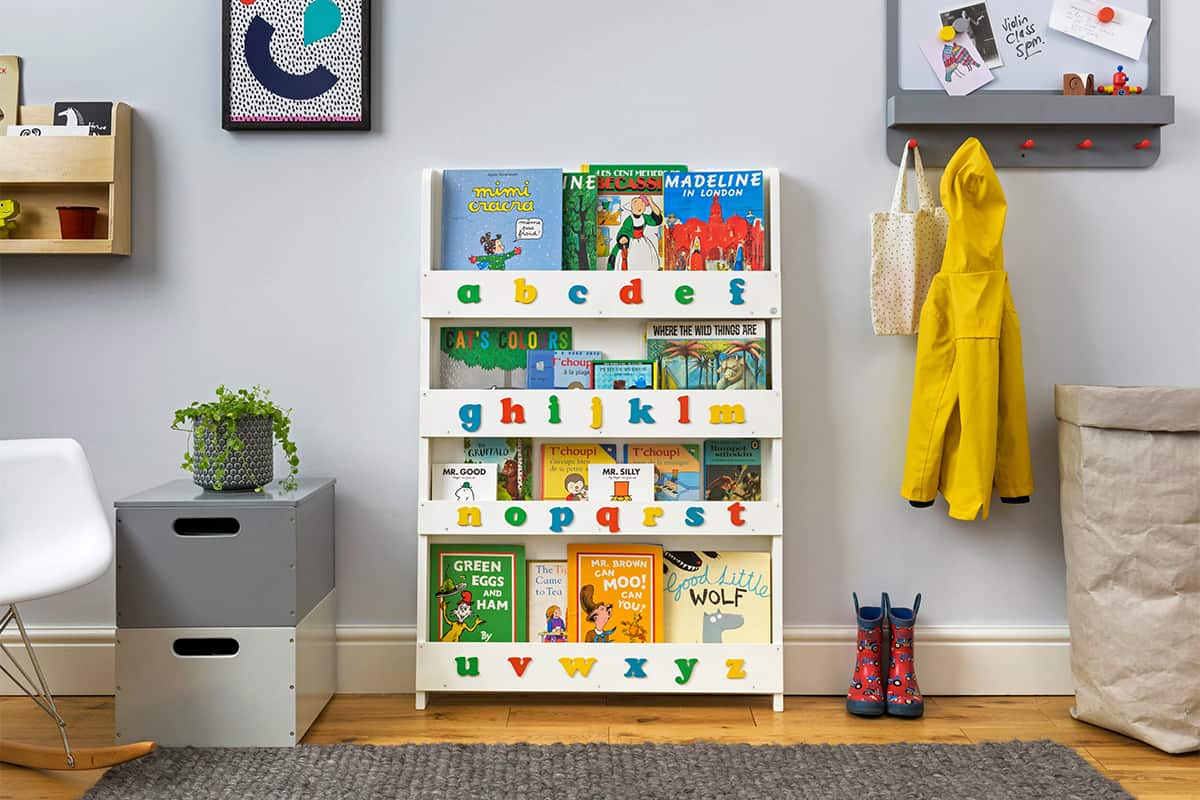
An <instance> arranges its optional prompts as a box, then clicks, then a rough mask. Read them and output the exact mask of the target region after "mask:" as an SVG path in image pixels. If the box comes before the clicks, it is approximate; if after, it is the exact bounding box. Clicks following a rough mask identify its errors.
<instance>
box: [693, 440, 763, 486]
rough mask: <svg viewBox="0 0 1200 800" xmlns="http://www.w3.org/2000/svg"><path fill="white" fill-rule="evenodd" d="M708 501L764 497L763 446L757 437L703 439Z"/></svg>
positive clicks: (705, 483)
mask: <svg viewBox="0 0 1200 800" xmlns="http://www.w3.org/2000/svg"><path fill="white" fill-rule="evenodd" d="M704 499H705V500H714V501H716V500H746V501H758V500H762V445H761V443H760V442H759V440H758V439H708V440H707V441H705V442H704Z"/></svg>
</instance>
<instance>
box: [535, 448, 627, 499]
mask: <svg viewBox="0 0 1200 800" xmlns="http://www.w3.org/2000/svg"><path fill="white" fill-rule="evenodd" d="M619 455H620V454H619V453H618V451H617V446H616V445H615V444H597V443H592V442H576V443H562V444H543V445H542V499H543V500H579V501H586V500H588V499H589V493H588V478H589V475H588V467H590V466H591V465H592V464H618V463H620V458H619Z"/></svg>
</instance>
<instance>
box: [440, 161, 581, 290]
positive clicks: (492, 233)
mask: <svg viewBox="0 0 1200 800" xmlns="http://www.w3.org/2000/svg"><path fill="white" fill-rule="evenodd" d="M562 203H563V184H562V170H561V169H448V170H445V171H443V172H442V257H441V268H442V269H465V270H481V269H482V270H538V269H562Z"/></svg>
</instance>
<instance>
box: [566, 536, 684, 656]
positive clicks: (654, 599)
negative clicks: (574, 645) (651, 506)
mask: <svg viewBox="0 0 1200 800" xmlns="http://www.w3.org/2000/svg"><path fill="white" fill-rule="evenodd" d="M567 570H568V572H567V594H568V596H569V597H570V600H571V603H572V606H571V612H572V613H571V614H570V616H569V618H568V622H569V623H570V624H568V625H567V638H568V639H569V640H570V641H572V642H590V643H596V644H604V643H610V642H623V643H642V642H661V641H663V635H662V632H663V608H662V600H663V596H662V595H663V593H662V577H663V560H662V548H661V547H659V546H657V545H637V544H569V545H567Z"/></svg>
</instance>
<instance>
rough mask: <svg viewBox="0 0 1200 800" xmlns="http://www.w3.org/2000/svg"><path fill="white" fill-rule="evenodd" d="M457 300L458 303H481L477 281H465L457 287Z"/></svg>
mask: <svg viewBox="0 0 1200 800" xmlns="http://www.w3.org/2000/svg"><path fill="white" fill-rule="evenodd" d="M458 302H460V303H481V302H483V298H482V297H480V296H479V284H478V283H466V284H463V285H462V286H460V287H458Z"/></svg>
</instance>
